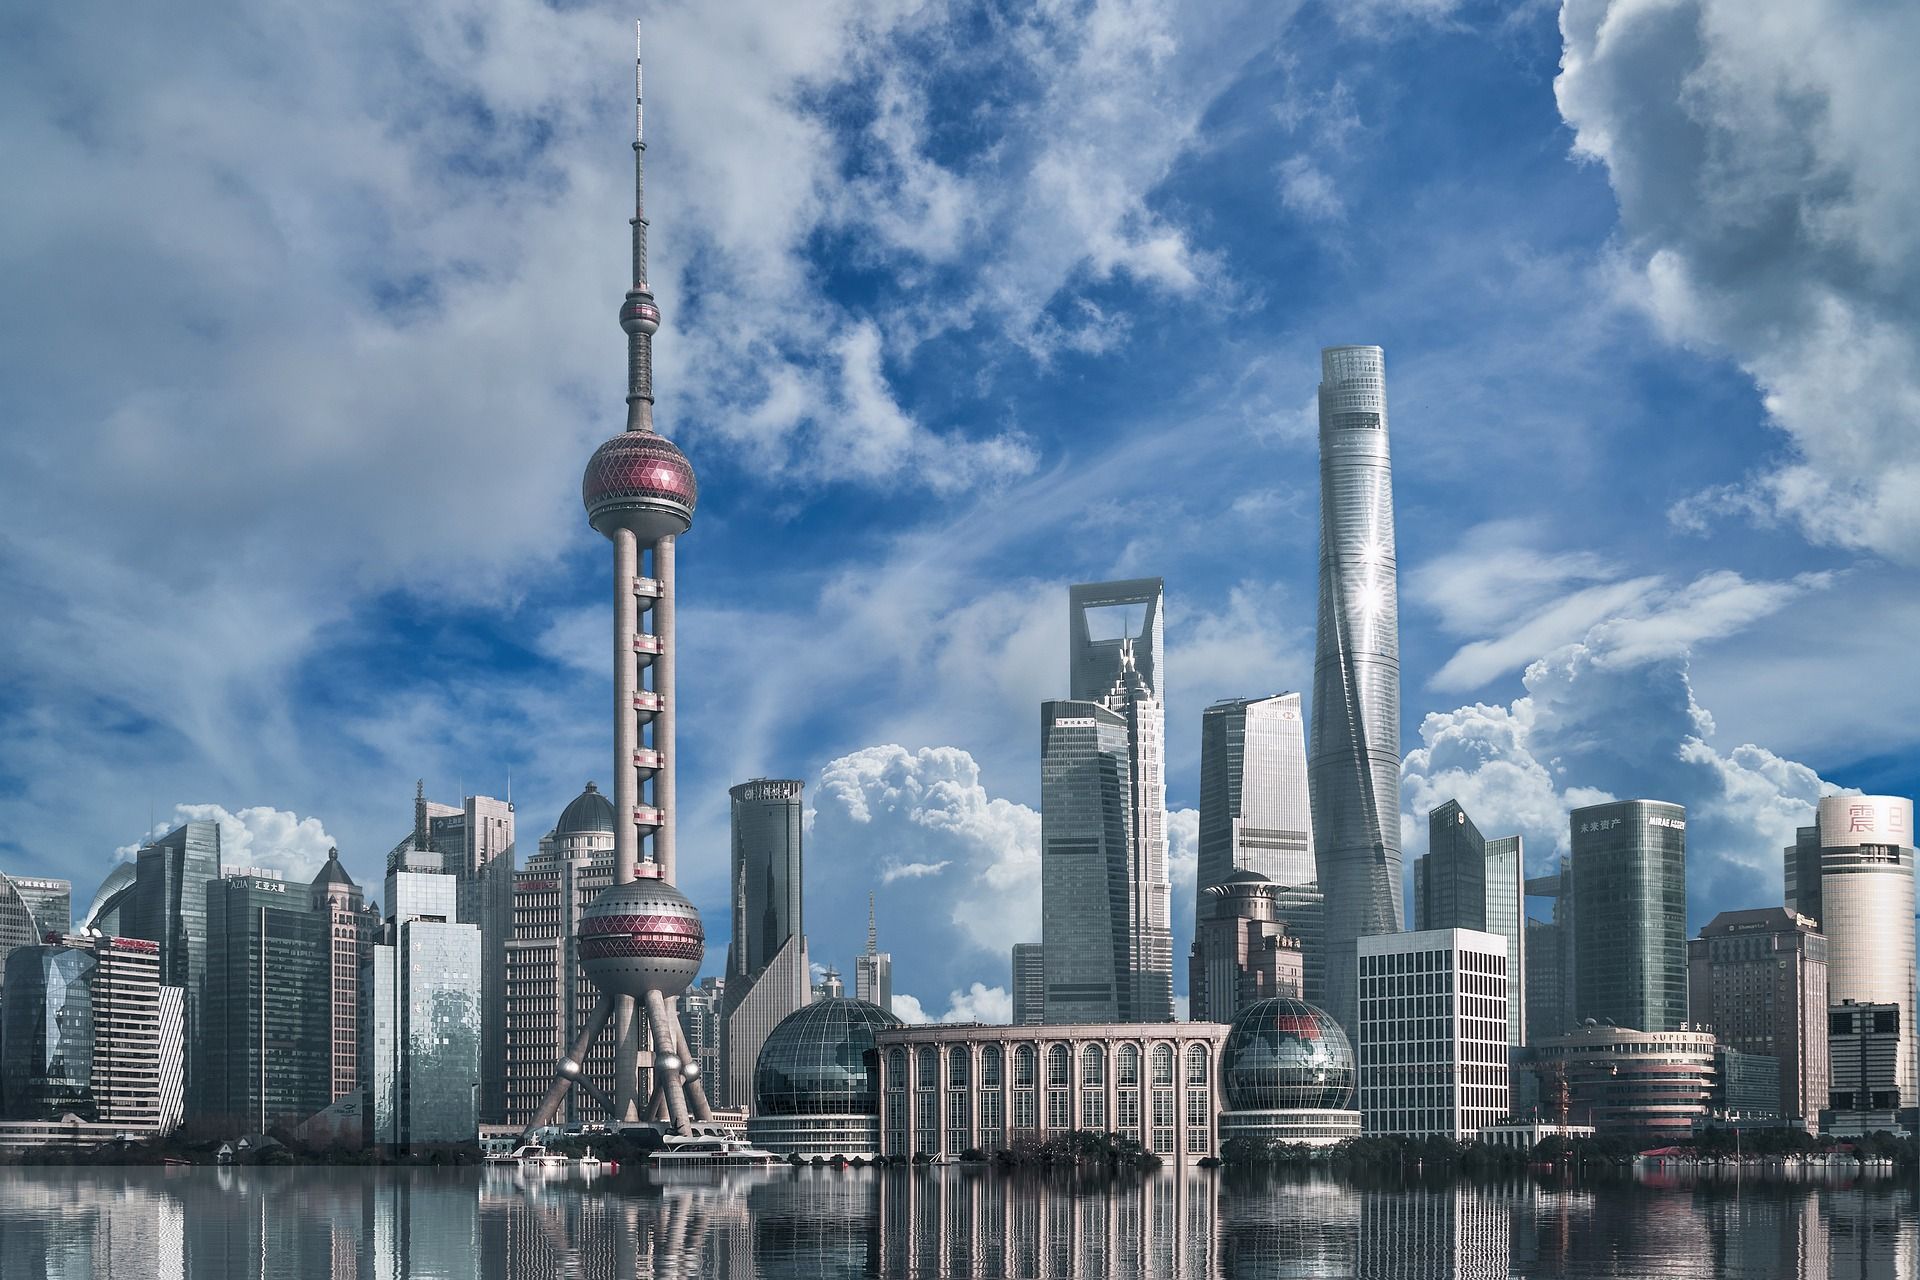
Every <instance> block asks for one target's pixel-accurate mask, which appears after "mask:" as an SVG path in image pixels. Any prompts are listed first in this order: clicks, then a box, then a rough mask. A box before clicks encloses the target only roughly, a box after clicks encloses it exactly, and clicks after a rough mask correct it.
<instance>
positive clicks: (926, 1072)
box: [918, 1044, 940, 1089]
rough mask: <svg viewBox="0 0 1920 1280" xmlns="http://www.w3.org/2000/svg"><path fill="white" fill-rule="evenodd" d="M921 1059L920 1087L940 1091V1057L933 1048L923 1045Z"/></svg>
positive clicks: (919, 1064)
mask: <svg viewBox="0 0 1920 1280" xmlns="http://www.w3.org/2000/svg"><path fill="white" fill-rule="evenodd" d="M919 1058H920V1061H919V1063H918V1066H919V1069H920V1087H921V1088H922V1089H938V1088H939V1087H940V1055H939V1054H937V1053H935V1052H934V1051H933V1046H931V1045H924V1044H923V1045H921V1046H920V1053H919Z"/></svg>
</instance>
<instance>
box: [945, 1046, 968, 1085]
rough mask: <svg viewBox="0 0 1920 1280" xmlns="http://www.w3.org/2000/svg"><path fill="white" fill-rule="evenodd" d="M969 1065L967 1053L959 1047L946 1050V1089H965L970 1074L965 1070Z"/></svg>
mask: <svg viewBox="0 0 1920 1280" xmlns="http://www.w3.org/2000/svg"><path fill="white" fill-rule="evenodd" d="M971 1065H972V1064H971V1063H970V1062H968V1060H967V1051H966V1050H965V1049H963V1048H961V1047H960V1046H959V1045H955V1046H954V1047H953V1048H951V1049H949V1050H947V1088H949V1089H964V1088H966V1087H967V1077H968V1076H969V1075H971V1074H972V1073H971V1072H970V1071H969V1070H968V1069H967V1068H968V1067H969V1066H971Z"/></svg>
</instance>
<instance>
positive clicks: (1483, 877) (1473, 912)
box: [1413, 800, 1487, 930]
mask: <svg viewBox="0 0 1920 1280" xmlns="http://www.w3.org/2000/svg"><path fill="white" fill-rule="evenodd" d="M1413 915H1414V928H1416V929H1476V930H1478V929H1485V928H1486V927H1487V840H1486V837H1485V836H1483V835H1481V834H1480V828H1479V827H1477V826H1475V825H1474V824H1473V819H1472V818H1469V817H1468V816H1467V811H1466V810H1465V809H1462V808H1461V807H1460V802H1459V801H1457V800H1449V801H1447V802H1446V803H1445V804H1443V805H1441V806H1440V807H1439V808H1437V809H1435V810H1433V811H1432V812H1431V813H1429V814H1427V856H1426V857H1424V858H1421V859H1420V860H1419V861H1418V862H1416V863H1414V864H1413Z"/></svg>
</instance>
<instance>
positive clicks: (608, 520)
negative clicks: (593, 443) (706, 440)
mask: <svg viewBox="0 0 1920 1280" xmlns="http://www.w3.org/2000/svg"><path fill="white" fill-rule="evenodd" d="M580 498H581V501H583V502H584V503H586V506H587V520H588V521H589V522H590V523H591V524H592V525H593V527H594V528H595V529H598V530H599V531H600V532H601V533H603V534H606V535H607V536H608V537H612V536H613V531H614V530H615V529H619V528H628V529H632V530H633V532H634V534H635V535H636V536H637V537H638V538H639V539H640V540H641V541H642V542H652V541H655V540H656V539H659V538H664V537H668V536H670V535H678V534H682V533H685V532H686V531H687V529H688V528H689V527H691V526H692V524H693V508H694V504H695V503H696V502H698V501H699V499H700V482H699V481H698V480H696V479H694V475H693V464H692V463H690V462H688V461H687V457H686V455H685V454H683V453H681V452H680V450H679V449H678V448H677V447H676V446H675V445H674V443H673V441H671V440H669V439H667V438H666V437H665V436H661V435H656V434H655V433H653V432H651V431H624V432H622V433H621V434H619V435H617V436H615V437H614V438H613V439H611V440H609V441H607V442H606V443H605V444H603V445H601V446H600V447H599V448H598V449H595V450H594V451H593V457H592V458H590V459H588V461H587V474H586V476H585V477H584V478H583V479H582V480H581V482H580Z"/></svg>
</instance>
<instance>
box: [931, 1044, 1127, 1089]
mask: <svg viewBox="0 0 1920 1280" xmlns="http://www.w3.org/2000/svg"><path fill="white" fill-rule="evenodd" d="M894 1052H895V1053H898V1052H899V1050H897V1049H896V1050H894ZM1115 1061H1116V1064H1117V1065H1118V1067H1119V1073H1118V1075H1119V1083H1120V1084H1122V1085H1137V1084H1139V1083H1140V1046H1139V1045H1134V1044H1123V1045H1121V1046H1120V1052H1119V1053H1118V1054H1116V1055H1115Z"/></svg>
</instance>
